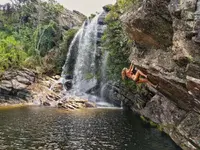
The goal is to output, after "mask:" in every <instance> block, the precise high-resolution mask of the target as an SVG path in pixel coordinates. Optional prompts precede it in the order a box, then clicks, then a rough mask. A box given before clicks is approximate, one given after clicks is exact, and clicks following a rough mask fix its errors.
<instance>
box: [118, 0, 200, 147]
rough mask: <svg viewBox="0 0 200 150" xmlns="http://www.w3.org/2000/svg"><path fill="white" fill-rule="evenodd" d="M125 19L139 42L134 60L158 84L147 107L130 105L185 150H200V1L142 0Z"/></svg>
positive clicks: (136, 43)
mask: <svg viewBox="0 0 200 150" xmlns="http://www.w3.org/2000/svg"><path fill="white" fill-rule="evenodd" d="M121 20H122V22H123V23H124V28H125V30H126V31H127V32H128V33H129V35H130V37H131V38H132V39H133V40H134V42H135V46H134V47H133V50H132V54H131V55H130V58H129V59H130V61H133V62H134V64H135V65H136V67H137V68H139V69H140V70H142V71H143V72H145V73H146V74H147V75H148V78H149V80H150V81H151V82H152V83H154V84H157V85H158V88H157V89H156V90H152V92H153V93H154V96H153V97H152V98H151V99H149V100H148V101H145V102H144V103H145V104H144V105H143V107H142V108H136V107H135V105H131V106H130V105H129V107H131V108H132V110H134V111H136V112H138V113H140V114H141V115H143V116H145V117H147V118H149V119H151V120H152V121H154V122H155V123H158V124H160V125H161V126H163V128H164V131H165V132H166V133H168V134H169V135H170V136H171V137H172V139H173V140H174V141H175V142H176V143H177V144H178V145H180V146H181V147H182V148H183V149H184V150H195V149H200V45H199V43H200V42H199V37H200V32H199V31H200V1H199V0H184V1H177V0H152V1H150V0H144V1H143V0H140V1H139V2H138V3H137V5H135V6H134V8H133V9H132V10H131V11H129V12H127V13H126V14H124V15H123V16H122V17H121ZM130 101H131V102H128V103H129V104H131V103H133V102H134V103H135V100H134V99H132V100H130ZM124 103H125V104H126V103H127V102H125V101H124Z"/></svg>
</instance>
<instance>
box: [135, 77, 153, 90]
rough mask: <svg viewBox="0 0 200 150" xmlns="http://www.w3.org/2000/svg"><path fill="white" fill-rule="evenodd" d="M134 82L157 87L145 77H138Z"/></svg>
mask: <svg viewBox="0 0 200 150" xmlns="http://www.w3.org/2000/svg"><path fill="white" fill-rule="evenodd" d="M136 83H147V84H149V85H150V86H152V87H154V88H157V85H154V84H153V83H151V82H150V81H149V80H147V79H143V78H139V80H138V81H137V82H136Z"/></svg>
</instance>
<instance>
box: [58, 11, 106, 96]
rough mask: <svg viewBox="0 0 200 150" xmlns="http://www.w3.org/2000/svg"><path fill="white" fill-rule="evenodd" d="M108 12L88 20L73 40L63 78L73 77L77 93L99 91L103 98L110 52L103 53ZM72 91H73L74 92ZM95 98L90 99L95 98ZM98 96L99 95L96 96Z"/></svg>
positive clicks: (74, 88)
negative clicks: (102, 40)
mask: <svg viewBox="0 0 200 150" xmlns="http://www.w3.org/2000/svg"><path fill="white" fill-rule="evenodd" d="M106 14H107V13H106V12H102V13H100V14H98V15H97V16H96V17H94V18H93V19H92V20H89V19H87V21H85V23H84V24H83V25H82V27H81V28H80V30H79V31H78V32H77V34H76V35H75V37H74V39H73V40H72V42H71V44H70V47H69V50H68V54H67V58H66V62H65V65H64V66H63V71H62V77H63V78H64V77H65V76H66V75H70V76H71V77H72V83H73V87H72V90H73V91H75V93H79V94H80V93H89V94H88V95H90V94H91V93H92V91H93V90H96V89H98V90H99V91H98V92H96V93H99V96H100V97H101V95H102V97H103V94H100V93H102V92H103V91H101V89H102V88H103V85H104V83H105V82H106V81H105V79H106V73H105V70H106V64H107V57H108V52H106V51H105V52H104V53H102V48H101V44H100V43H101V36H102V34H103V32H104V30H105V28H106V26H105V25H104V19H105V16H106ZM72 90H71V91H72ZM94 95H95V94H93V96H91V95H90V96H89V97H93V98H94V97H95V96H94ZM96 95H97V94H96Z"/></svg>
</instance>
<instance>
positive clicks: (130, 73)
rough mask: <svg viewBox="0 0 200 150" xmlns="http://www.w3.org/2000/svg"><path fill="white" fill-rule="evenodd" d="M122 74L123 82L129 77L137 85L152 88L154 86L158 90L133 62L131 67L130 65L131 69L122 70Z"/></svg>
mask: <svg viewBox="0 0 200 150" xmlns="http://www.w3.org/2000/svg"><path fill="white" fill-rule="evenodd" d="M121 74H122V80H124V79H125V77H128V78H130V79H132V80H133V81H135V82H136V83H147V84H149V85H150V86H153V87H154V88H157V85H154V84H152V83H151V82H150V81H149V80H148V79H147V75H145V74H144V73H143V72H142V71H140V70H139V69H136V68H135V67H134V65H133V63H132V62H131V65H130V67H129V69H128V68H124V69H123V70H122V72H121Z"/></svg>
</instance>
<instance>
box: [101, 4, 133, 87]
mask: <svg viewBox="0 0 200 150" xmlns="http://www.w3.org/2000/svg"><path fill="white" fill-rule="evenodd" d="M134 2H135V0H118V1H117V3H116V4H115V5H113V6H112V7H111V6H109V7H111V8H109V9H110V12H109V14H108V15H107V17H106V19H105V21H106V24H107V29H106V31H105V33H104V35H103V37H102V40H103V48H104V50H107V51H109V52H110V55H109V58H108V71H107V72H108V73H107V74H108V75H109V79H114V80H120V79H121V70H122V69H123V68H124V67H129V65H130V63H129V60H128V58H129V56H130V54H131V51H132V50H131V48H132V47H133V43H134V41H132V40H131V39H130V38H129V37H128V35H127V34H126V33H125V31H124V30H123V26H122V23H121V21H120V16H121V15H122V14H123V12H124V11H125V10H127V9H128V8H130V6H132V5H133V4H134ZM124 84H126V85H127V86H129V87H130V88H131V87H134V88H136V86H135V83H134V82H132V81H131V82H130V81H124Z"/></svg>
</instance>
